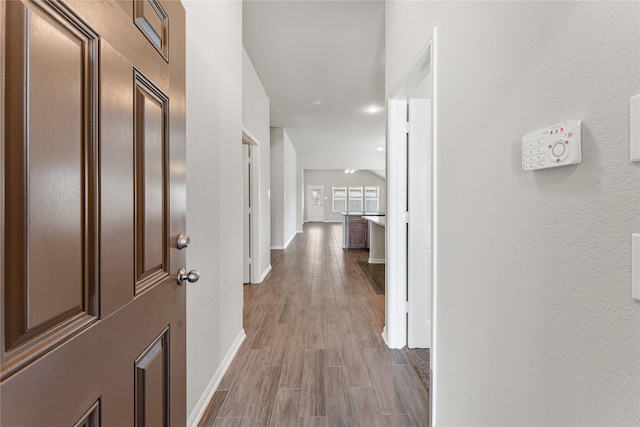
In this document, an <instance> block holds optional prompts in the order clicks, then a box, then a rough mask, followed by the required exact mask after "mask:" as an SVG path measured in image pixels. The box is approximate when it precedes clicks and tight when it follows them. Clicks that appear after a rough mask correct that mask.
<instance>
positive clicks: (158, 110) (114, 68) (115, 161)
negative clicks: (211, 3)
mask: <svg viewBox="0 0 640 427" xmlns="http://www.w3.org/2000/svg"><path fill="white" fill-rule="evenodd" d="M0 22H1V23H2V24H1V25H0V63H1V64H2V67H1V71H0V73H1V74H0V77H3V78H0V81H2V83H1V84H0V96H1V98H2V103H1V107H0V108H2V111H1V114H0V135H1V138H2V139H1V140H0V143H1V144H2V145H1V147H0V148H1V150H0V152H1V153H2V156H3V157H2V165H3V168H2V172H3V173H2V180H3V181H2V185H1V186H0V188H1V190H0V191H1V193H0V196H1V201H2V207H3V210H2V212H3V215H2V217H1V218H0V219H1V222H2V224H1V225H2V227H1V230H2V239H1V241H2V257H1V262H2V274H1V278H2V303H1V304H0V310H1V313H0V322H2V323H1V324H0V331H1V334H2V336H1V338H2V343H1V344H2V353H1V363H2V364H1V373H0V374H1V383H0V396H1V398H0V405H1V407H0V414H1V415H0V425H2V426H7V427H8V426H76V425H77V426H98V425H104V426H154V427H155V426H167V425H172V426H180V425H184V424H185V419H186V417H185V411H186V409H185V401H186V399H185V371H186V369H185V286H180V285H178V283H177V281H176V272H177V271H178V270H179V269H180V268H181V267H183V266H185V261H186V259H185V258H186V257H185V251H184V250H180V249H178V247H177V245H176V239H177V235H178V234H180V233H183V232H184V231H185V187H184V184H185V182H184V171H185V163H184V162H185V95H184V93H185V92H184V88H185V81H184V75H185V70H184V64H185V57H184V55H185V39H184V34H185V33H184V31H185V29H184V25H185V24H184V22H185V19H184V10H183V8H182V5H181V3H180V2H178V1H165V2H158V1H152V0H143V1H126V0H122V1H118V2H115V1H97V2H89V1H64V2H62V1H27V0H24V1H17V0H16V1H2V2H0Z"/></svg>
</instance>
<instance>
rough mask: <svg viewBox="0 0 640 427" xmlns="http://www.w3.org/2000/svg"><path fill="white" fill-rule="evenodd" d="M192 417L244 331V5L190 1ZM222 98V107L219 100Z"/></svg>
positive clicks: (189, 375) (189, 343)
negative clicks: (194, 276) (196, 274)
mask: <svg viewBox="0 0 640 427" xmlns="http://www.w3.org/2000/svg"><path fill="white" fill-rule="evenodd" d="M184 7H185V10H186V13H187V164H188V169H187V232H188V234H189V235H190V236H191V245H190V246H189V249H188V253H187V261H188V264H187V268H188V269H191V268H195V269H198V270H200V280H199V281H198V283H197V284H193V285H188V289H187V414H191V413H192V412H193V411H194V409H197V408H196V406H197V405H198V403H199V401H200V399H201V398H202V396H203V393H205V391H207V387H208V386H209V385H210V383H211V381H212V379H214V376H215V375H216V372H219V369H220V367H221V365H222V363H223V362H224V358H225V356H226V355H227V353H228V352H229V350H230V349H231V347H232V346H233V343H234V341H235V340H236V339H237V338H238V336H239V335H240V334H241V333H242V239H238V236H240V235H242V198H241V195H242V191H241V190H242V149H241V143H240V141H241V138H242V125H241V115H242V98H241V90H242V31H241V29H242V3H241V2H200V1H186V2H184ZM221 100H224V102H221Z"/></svg>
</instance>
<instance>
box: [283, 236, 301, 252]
mask: <svg viewBox="0 0 640 427" xmlns="http://www.w3.org/2000/svg"><path fill="white" fill-rule="evenodd" d="M296 234H298V233H293V236H291V237H290V238H289V240H287V243H285V244H284V249H287V246H289V243H291V241H292V240H293V239H295V237H296Z"/></svg>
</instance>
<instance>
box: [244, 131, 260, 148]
mask: <svg viewBox="0 0 640 427" xmlns="http://www.w3.org/2000/svg"><path fill="white" fill-rule="evenodd" d="M242 136H244V137H245V138H247V141H249V143H250V144H251V145H260V143H259V142H258V140H257V139H256V137H255V136H253V135H252V134H251V132H249V130H248V129H247V128H246V127H244V126H242Z"/></svg>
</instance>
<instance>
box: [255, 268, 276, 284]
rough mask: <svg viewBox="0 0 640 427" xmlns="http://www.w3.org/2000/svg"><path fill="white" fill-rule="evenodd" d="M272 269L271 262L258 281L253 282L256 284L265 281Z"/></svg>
mask: <svg viewBox="0 0 640 427" xmlns="http://www.w3.org/2000/svg"><path fill="white" fill-rule="evenodd" d="M270 271H271V264H269V265H268V266H267V268H265V269H264V271H263V272H262V274H261V275H260V280H258V281H257V282H252V283H254V284H258V283H262V282H263V281H264V279H266V278H267V274H269V272H270Z"/></svg>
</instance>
